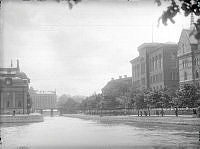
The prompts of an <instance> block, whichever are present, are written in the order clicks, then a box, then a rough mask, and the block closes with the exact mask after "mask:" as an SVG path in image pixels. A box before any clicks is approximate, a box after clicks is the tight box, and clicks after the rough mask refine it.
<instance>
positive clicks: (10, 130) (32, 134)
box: [0, 117, 198, 149]
mask: <svg viewBox="0 0 200 149" xmlns="http://www.w3.org/2000/svg"><path fill="white" fill-rule="evenodd" d="M177 128H178V129H177ZM197 129H198V128H197ZM1 133H2V139H3V144H2V145H1V147H2V148H5V147H18V148H21V149H27V148H31V149H32V148H44V147H47V148H57V147H60V148H62V147H63V148H64V147H71V148H94V147H95V148H124V147H126V148H132V147H133V146H151V148H160V147H159V146H166V145H167V146H174V145H175V146H188V145H189V146H191V145H198V142H197V141H198V133H197V131H196V129H185V128H183V127H182V128H181V129H180V128H179V127H175V126H174V127H166V126H165V127H164V126H154V125H153V126H150V127H149V126H146V125H141V126H137V124H133V125H124V124H111V123H109V124H108V123H99V122H98V123H97V122H95V121H86V120H81V119H76V118H68V117H46V118H45V121H44V122H40V123H28V124H3V125H1ZM192 134H193V135H192ZM1 147H0V148H1Z"/></svg>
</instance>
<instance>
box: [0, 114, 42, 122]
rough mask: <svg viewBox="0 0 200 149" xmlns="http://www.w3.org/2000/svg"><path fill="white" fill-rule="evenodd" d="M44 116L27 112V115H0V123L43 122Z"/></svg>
mask: <svg viewBox="0 0 200 149" xmlns="http://www.w3.org/2000/svg"><path fill="white" fill-rule="evenodd" d="M43 121H44V118H43V116H42V115H41V114H36V113H34V114H29V115H27V114H25V115H15V116H13V115H0V123H31V122H43Z"/></svg>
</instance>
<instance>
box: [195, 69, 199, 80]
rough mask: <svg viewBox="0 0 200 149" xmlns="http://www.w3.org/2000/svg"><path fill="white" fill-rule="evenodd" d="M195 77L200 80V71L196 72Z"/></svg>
mask: <svg viewBox="0 0 200 149" xmlns="http://www.w3.org/2000/svg"><path fill="white" fill-rule="evenodd" d="M195 76H196V78H199V72H198V70H196V72H195Z"/></svg>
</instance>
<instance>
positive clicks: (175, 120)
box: [63, 114, 200, 126]
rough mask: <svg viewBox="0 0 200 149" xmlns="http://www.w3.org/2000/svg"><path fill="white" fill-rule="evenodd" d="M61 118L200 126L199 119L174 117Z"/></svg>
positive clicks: (88, 116) (86, 116)
mask: <svg viewBox="0 0 200 149" xmlns="http://www.w3.org/2000/svg"><path fill="white" fill-rule="evenodd" d="M63 116H66V117H72V118H80V119H85V120H94V121H101V122H108V123H112V122H114V123H115V122H116V123H127V124H131V123H151V124H153V123H159V124H173V125H191V126H200V118H192V117H181V116H180V117H176V116H164V117H159V116H150V117H149V116H147V117H146V116H142V117H140V116H132V115H126V116H102V117H100V116H98V115H85V114H64V115H63Z"/></svg>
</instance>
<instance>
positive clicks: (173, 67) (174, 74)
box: [130, 43, 179, 90]
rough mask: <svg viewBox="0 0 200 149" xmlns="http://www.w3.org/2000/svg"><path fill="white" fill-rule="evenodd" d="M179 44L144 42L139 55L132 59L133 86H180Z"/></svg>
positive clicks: (154, 88) (155, 88) (138, 87)
mask: <svg viewBox="0 0 200 149" xmlns="http://www.w3.org/2000/svg"><path fill="white" fill-rule="evenodd" d="M177 48H178V47H177V45H176V44H170V43H144V44H142V45H140V46H139V47H138V52H139V56H138V57H136V58H135V59H133V60H131V61H130V62H131V64H132V86H133V88H135V89H139V90H143V89H149V88H151V89H153V90H159V89H162V88H166V87H167V88H171V89H176V88H177V87H178V81H179V75H178V60H177Z"/></svg>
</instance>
